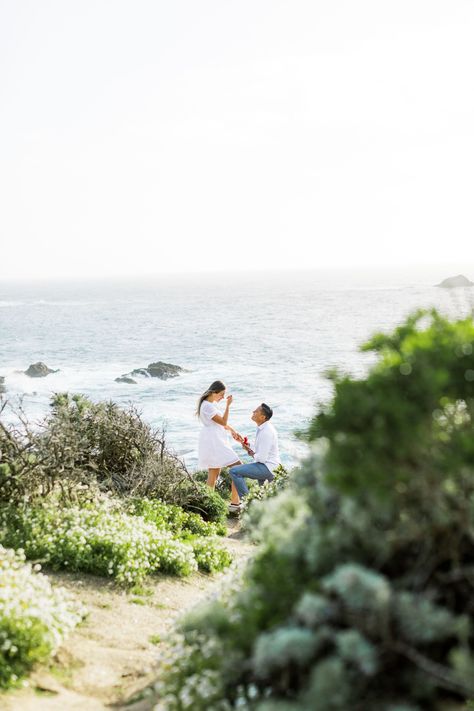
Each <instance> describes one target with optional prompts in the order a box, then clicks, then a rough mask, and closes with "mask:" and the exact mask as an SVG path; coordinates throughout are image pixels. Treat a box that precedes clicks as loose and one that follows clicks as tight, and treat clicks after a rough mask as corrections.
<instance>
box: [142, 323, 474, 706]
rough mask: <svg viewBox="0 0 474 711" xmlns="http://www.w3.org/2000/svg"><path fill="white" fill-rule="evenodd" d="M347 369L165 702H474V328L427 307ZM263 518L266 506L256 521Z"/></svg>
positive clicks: (174, 667)
mask: <svg viewBox="0 0 474 711" xmlns="http://www.w3.org/2000/svg"><path fill="white" fill-rule="evenodd" d="M363 348H364V350H367V351H372V352H373V353H375V355H376V362H375V364H374V365H373V366H372V367H371V368H370V370H369V372H368V373H367V375H366V376H365V377H363V378H360V379H357V378H353V377H351V376H348V375H345V374H343V373H339V372H337V371H335V370H333V371H331V372H329V373H328V376H329V377H330V378H331V380H332V383H333V386H334V396H333V398H332V400H331V401H330V402H328V403H327V404H325V405H323V406H321V407H320V409H319V411H318V413H317V414H316V415H315V417H314V418H313V420H312V422H311V424H310V426H309V427H308V430H307V433H306V436H307V439H308V441H309V442H310V444H311V447H312V450H313V451H312V452H311V454H310V456H309V457H308V458H307V460H306V461H305V462H304V463H303V464H302V465H301V466H300V467H299V469H298V471H296V472H294V473H293V474H292V476H291V477H290V481H289V484H288V486H287V487H286V488H285V489H284V490H283V491H282V492H280V493H279V494H278V495H277V496H274V497H271V498H269V499H268V500H266V501H265V502H264V506H262V505H261V504H260V502H254V503H252V504H251V505H250V507H249V516H252V515H253V516H254V521H253V524H254V526H255V528H253V529H252V530H253V531H254V534H255V537H256V540H258V541H259V546H258V549H257V552H256V554H255V555H254V557H253V558H252V559H251V561H250V562H249V564H248V565H247V567H246V568H245V569H244V570H243V571H241V573H240V575H239V576H237V578H235V579H234V580H233V582H232V583H231V584H230V585H229V587H228V588H227V590H226V591H225V592H224V593H223V594H222V595H221V596H220V598H219V599H218V600H213V601H212V603H209V604H204V605H202V606H200V607H199V608H198V609H196V610H194V611H193V612H192V613H190V614H189V615H188V616H187V617H186V618H185V619H184V621H183V622H182V624H181V626H180V629H179V633H178V634H177V636H176V637H175V639H174V640H173V644H172V645H171V646H170V650H169V655H168V657H167V659H166V660H165V661H164V663H163V665H162V673H161V676H160V679H159V681H158V683H157V684H156V687H155V691H156V697H155V702H156V703H157V705H156V709H157V710H160V711H161V710H163V711H184V710H185V709H193V711H200V710H201V711H204V709H206V711H207V710H208V709H212V710H213V711H230V710H231V709H237V708H239V709H248V710H249V711H306V710H307V709H309V708H311V709H313V711H318V710H320V711H330V710H334V711H338V710H339V711H346V710H347V709H348V708H350V709H352V710H353V711H395V709H396V710H397V711H402V710H403V711H414V710H415V709H418V710H421V709H423V710H426V711H427V710H428V709H429V710H430V711H437V710H441V709H446V708H450V709H456V708H457V709H461V708H464V707H465V706H464V705H465V703H466V701H467V700H468V699H469V698H472V696H473V695H474V684H473V679H474V673H473V672H474V630H473V626H472V618H473V612H474V610H473V604H474V603H473V600H474V595H473V592H474V590H473V588H474V578H473V570H474V552H473V551H474V505H473V504H474V437H473V419H472V418H473V414H474V412H473V408H474V324H473V320H472V318H471V317H469V318H465V319H462V320H457V321H450V320H448V319H446V318H444V317H442V316H441V315H440V314H439V313H437V312H436V311H434V310H431V311H418V312H416V313H414V314H413V315H411V316H410V317H408V318H407V319H406V320H405V322H404V323H402V324H401V325H400V326H399V327H397V328H396V329H395V330H394V331H393V332H392V333H388V334H383V333H379V334H376V335H375V336H373V337H372V338H371V339H370V341H368V342H367V343H366V344H365V345H364V347H363ZM252 509H253V511H254V512H256V511H258V514H255V513H252Z"/></svg>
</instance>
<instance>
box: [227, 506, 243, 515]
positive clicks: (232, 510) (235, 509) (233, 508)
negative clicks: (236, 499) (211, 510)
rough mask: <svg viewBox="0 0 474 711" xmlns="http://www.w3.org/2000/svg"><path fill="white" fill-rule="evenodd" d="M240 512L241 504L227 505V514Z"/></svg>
mask: <svg viewBox="0 0 474 711" xmlns="http://www.w3.org/2000/svg"><path fill="white" fill-rule="evenodd" d="M241 511H242V504H229V513H235V514H238V513H240V512H241Z"/></svg>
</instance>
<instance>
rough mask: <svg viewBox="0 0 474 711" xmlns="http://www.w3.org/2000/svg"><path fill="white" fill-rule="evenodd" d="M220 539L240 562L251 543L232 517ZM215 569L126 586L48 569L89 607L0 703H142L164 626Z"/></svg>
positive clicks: (26, 708)
mask: <svg viewBox="0 0 474 711" xmlns="http://www.w3.org/2000/svg"><path fill="white" fill-rule="evenodd" d="M225 542H226V545H227V546H228V548H229V550H230V551H231V552H232V553H233V555H234V560H235V564H236V565H243V564H244V562H245V560H246V558H248V556H249V555H250V554H251V551H252V546H251V545H250V544H249V543H248V542H247V541H246V540H245V539H243V536H242V533H241V531H240V526H239V522H238V520H236V519H234V520H233V519H230V520H229V531H228V536H227V538H226V539H225ZM223 575H225V573H224V574H221V575H214V576H209V575H204V574H201V573H198V574H196V575H193V576H191V577H190V578H186V579H179V578H171V577H168V576H154V577H150V578H149V580H147V581H146V583H145V584H144V585H143V586H141V587H140V588H137V589H132V591H128V592H127V591H125V590H123V589H121V588H119V587H117V585H115V584H114V583H112V582H110V581H107V580H104V579H103V578H99V577H95V576H92V575H83V574H69V573H52V574H51V575H50V577H51V579H52V581H53V582H54V584H57V585H61V586H63V587H65V588H67V589H68V590H69V591H70V592H71V593H72V594H73V595H74V596H75V597H76V599H79V600H81V601H82V602H83V603H84V604H85V605H86V606H87V608H88V610H89V615H88V617H87V619H86V620H85V622H84V623H83V624H82V625H81V626H80V627H79V628H78V629H77V630H76V631H75V632H74V633H73V634H72V635H70V637H69V638H68V639H67V640H66V642H65V644H64V645H63V646H62V647H61V649H60V650H59V651H58V653H57V654H56V656H55V657H54V659H52V661H51V663H50V664H48V665H47V666H45V667H41V668H38V669H37V670H36V671H35V672H34V673H33V674H32V675H31V677H30V680H29V686H28V687H27V688H25V689H22V690H18V691H13V692H9V693H7V694H3V695H0V709H1V710H2V711H19V710H20V709H21V711H101V710H103V709H110V708H114V709H123V710H125V709H127V710H128V711H143V710H144V709H148V708H149V706H150V704H149V702H147V700H146V699H141V698H140V697H141V694H140V691H141V690H143V689H144V688H145V687H146V685H147V684H148V683H149V682H151V681H152V680H153V679H154V678H155V676H156V671H157V668H158V664H159V659H158V658H159V652H160V649H163V645H164V644H166V642H165V641H164V640H165V638H166V635H167V633H168V632H169V631H170V629H171V628H172V626H173V624H174V623H175V621H176V619H177V618H178V617H179V616H180V615H181V614H182V613H183V612H184V611H185V610H187V609H189V608H190V607H192V606H193V605H195V604H196V603H197V602H198V601H200V600H202V599H203V598H204V597H206V596H207V595H209V594H211V592H212V590H213V589H214V588H216V587H217V586H219V585H220V584H221V581H222V576H223ZM134 697H136V698H137V701H134Z"/></svg>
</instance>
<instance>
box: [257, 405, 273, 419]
mask: <svg viewBox="0 0 474 711" xmlns="http://www.w3.org/2000/svg"><path fill="white" fill-rule="evenodd" d="M260 409H261V411H262V412H263V414H264V415H265V419H266V420H270V419H271V418H272V416H273V410H272V408H271V407H269V406H268V405H265V403H264V402H262V404H261V405H260Z"/></svg>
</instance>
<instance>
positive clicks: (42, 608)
mask: <svg viewBox="0 0 474 711" xmlns="http://www.w3.org/2000/svg"><path fill="white" fill-rule="evenodd" d="M35 567H39V566H38V565H36V566H35ZM84 615H85V610H84V608H83V606H82V605H80V604H78V603H77V602H74V601H73V600H72V599H71V598H70V596H69V595H68V594H67V593H66V592H65V591H64V590H61V589H54V588H53V587H52V586H51V584H50V582H49V580H48V578H47V577H46V576H45V575H42V574H41V573H38V572H36V571H35V570H33V568H32V566H31V565H30V564H29V563H26V562H25V556H24V553H23V552H22V551H18V552H14V551H12V550H7V549H5V548H4V547H3V546H1V545H0V689H2V688H8V687H9V686H16V685H18V683H19V682H20V681H21V678H22V677H23V676H24V674H26V673H27V672H28V671H29V670H30V669H31V668H32V667H33V665H34V664H36V663H37V662H42V661H45V660H46V659H48V657H49V656H50V655H51V654H52V653H53V652H54V651H55V650H56V649H57V648H58V647H59V645H60V644H61V642H62V640H63V639H64V636H65V635H66V634H67V633H68V632H70V631H71V630H72V629H74V627H75V626H76V625H77V624H78V623H79V622H80V621H81V620H82V618H83V617H84Z"/></svg>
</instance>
